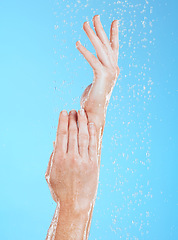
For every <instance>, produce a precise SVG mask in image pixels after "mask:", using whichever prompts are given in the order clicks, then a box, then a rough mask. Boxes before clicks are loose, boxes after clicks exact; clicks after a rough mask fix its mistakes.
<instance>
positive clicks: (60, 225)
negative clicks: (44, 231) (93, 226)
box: [46, 206, 89, 240]
mask: <svg viewBox="0 0 178 240" xmlns="http://www.w3.org/2000/svg"><path fill="white" fill-rule="evenodd" d="M56 212H58V216H57V217H56V216H54V218H53V220H54V219H55V221H53V223H52V224H51V225H53V227H51V226H50V228H51V235H50V231H49V230H50V229H49V230H48V237H47V238H46V240H74V239H75V240H86V239H87V238H86V227H87V224H88V219H89V213H88V211H85V212H82V213H80V214H75V213H73V212H72V211H70V208H69V207H67V208H63V207H59V206H58V211H56Z"/></svg>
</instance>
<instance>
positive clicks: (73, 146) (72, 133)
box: [68, 110, 78, 153]
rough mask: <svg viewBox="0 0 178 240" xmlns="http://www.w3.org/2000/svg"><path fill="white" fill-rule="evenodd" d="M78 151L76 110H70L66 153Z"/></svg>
mask: <svg viewBox="0 0 178 240" xmlns="http://www.w3.org/2000/svg"><path fill="white" fill-rule="evenodd" d="M69 152H70V153H78V127H77V112H76V111H75V110H71V111H70V113H69V137H68V153H69Z"/></svg>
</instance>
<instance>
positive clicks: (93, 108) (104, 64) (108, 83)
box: [76, 15, 120, 125]
mask: <svg viewBox="0 0 178 240" xmlns="http://www.w3.org/2000/svg"><path fill="white" fill-rule="evenodd" d="M93 25H94V28H95V32H96V34H95V33H94V31H93V30H92V28H91V27H90V25H89V22H85V23H84V24H83V29H84V31H85V33H86V34H87V36H88V38H89V39H90V41H91V43H92V45H93V46H94V48H95V51H96V55H97V57H98V58H96V57H95V56H94V55H93V54H92V53H91V52H90V51H88V50H87V49H86V48H85V47H84V46H83V45H82V44H81V43H80V41H77V42H76V47H77V49H78V50H79V51H80V52H81V53H82V55H83V56H84V57H85V59H86V60H87V61H88V63H89V64H90V66H91V67H92V68H93V73H94V79H93V83H92V84H90V85H89V86H88V87H87V88H86V89H85V91H84V93H83V95H82V98H81V107H82V108H84V109H85V110H86V112H87V114H88V115H90V114H97V116H98V117H99V118H104V117H105V114H106V107H107V105H108V102H109V99H110V96H111V93H112V90H113V87H114V85H115V83H116V80H117V78H118V76H119V72H120V70H119V67H118V54H119V38H118V21H117V20H114V21H113V22H112V24H111V29H110V40H109V39H108V38H107V35H106V33H105V31H104V29H103V27H102V24H101V21H100V18H99V15H95V16H94V17H93ZM96 124H97V123H96ZM101 125H102V124H101Z"/></svg>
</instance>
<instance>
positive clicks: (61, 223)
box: [46, 15, 120, 240]
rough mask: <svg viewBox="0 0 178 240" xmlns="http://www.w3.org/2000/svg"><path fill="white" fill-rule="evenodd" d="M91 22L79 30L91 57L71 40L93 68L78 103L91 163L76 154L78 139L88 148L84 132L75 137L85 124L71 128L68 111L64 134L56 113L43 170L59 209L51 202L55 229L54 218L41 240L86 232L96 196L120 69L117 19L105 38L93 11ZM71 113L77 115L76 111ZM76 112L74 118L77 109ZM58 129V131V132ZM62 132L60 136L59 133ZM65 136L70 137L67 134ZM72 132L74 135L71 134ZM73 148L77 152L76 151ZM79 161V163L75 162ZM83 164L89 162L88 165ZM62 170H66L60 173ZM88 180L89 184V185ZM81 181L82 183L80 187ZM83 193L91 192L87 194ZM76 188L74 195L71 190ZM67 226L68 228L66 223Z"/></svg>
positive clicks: (62, 239) (77, 236) (83, 236)
mask: <svg viewBox="0 0 178 240" xmlns="http://www.w3.org/2000/svg"><path fill="white" fill-rule="evenodd" d="M93 25H94V29H95V32H96V34H95V33H94V31H93V30H92V28H91V27H90V26H89V24H88V23H87V22H85V23H84V24H83V29H84V31H85V32H86V34H87V36H88V38H89V40H90V41H91V43H92V44H93V46H94V48H95V51H96V55H97V57H95V56H94V55H93V54H92V53H90V52H89V51H88V50H87V49H86V48H85V47H84V46H83V45H82V44H81V43H80V42H79V41H77V42H76V47H77V49H78V50H79V51H80V52H81V54H82V55H83V56H84V57H85V59H86V60H87V61H88V63H89V64H90V66H91V67H92V69H93V73H94V78H93V82H92V83H91V84H90V85H89V86H88V87H87V88H86V89H85V91H84V93H83V95H82V97H81V108H83V109H84V110H85V113H86V119H87V121H88V123H91V122H92V123H94V124H95V126H96V129H95V133H94V135H95V147H94V144H93V147H92V148H93V151H95V157H96V161H95V163H97V164H95V165H94V166H93V164H91V161H89V159H90V157H86V155H85V157H82V155H81V150H80V148H81V146H82V142H83V143H85V145H86V146H88V149H89V148H90V146H91V142H90V140H89V142H88V143H86V141H88V140H87V136H86V135H87V134H86V131H85V137H84V135H83V140H80V132H82V131H83V130H82V128H84V129H85V130H86V129H87V128H86V121H85V126H84V125H83V127H82V125H81V124H80V123H79V129H78V130H77V131H76V117H74V115H72V116H73V118H71V113H70V114H69V119H68V120H69V121H68V126H69V127H68V130H67V127H65V129H66V131H68V133H66V131H61V130H60V129H62V128H60V126H62V125H60V124H62V120H61V119H62V118H59V125H58V131H57V136H56V142H55V144H54V151H53V153H52V155H51V157H50V161H49V165H48V169H47V171H46V180H47V182H48V184H49V187H50V190H51V194H52V196H53V199H54V200H55V201H56V202H57V203H59V202H61V205H60V210H59V205H58V206H57V208H56V209H57V210H56V213H55V215H54V218H53V220H54V221H55V222H56V223H57V225H56V227H57V232H56V230H55V229H56V228H55V222H53V221H52V223H51V226H50V229H49V232H48V235H47V238H46V239H52V238H50V236H49V235H50V234H49V233H50V232H51V236H52V235H55V234H56V235H55V238H54V239H55V240H58V239H60V240H65V239H66V240H67V239H76V240H79V239H88V236H89V229H90V225H91V218H92V212H93V208H94V202H95V200H94V199H95V197H96V195H95V194H96V191H97V185H98V180H97V177H96V176H99V169H100V156H101V144H102V136H103V130H104V125H105V118H106V111H107V106H108V103H109V99H110V97H111V94H112V90H113V88H114V86H115V84H116V81H117V78H118V76H119V72H120V70H119V67H118V54H119V39H118V24H117V20H114V21H113V22H112V24H111V29H110V40H109V39H108V38H107V35H106V33H105V31H104V29H103V27H102V24H101V22H100V19H99V17H98V15H95V16H94V17H93ZM75 116H77V115H76V113H75ZM78 117H79V118H78V119H79V121H80V114H79V115H78ZM70 119H71V120H70ZM72 119H73V120H72ZM74 120H75V121H74ZM83 120H84V119H83ZM66 122H67V121H66ZM74 122H75V124H74ZM63 126H64V125H63ZM65 126H66V125H65ZM70 126H73V127H74V126H75V131H74V129H73V130H72V128H71V127H70ZM93 130H94V129H93ZM59 132H60V134H58V133H59ZM64 132H65V134H64ZM66 134H67V135H66ZM88 134H89V135H88V139H91V132H90V130H89V128H88ZM63 135H65V137H64V136H63ZM74 135H75V137H74ZM60 136H61V137H60ZM62 136H63V140H62ZM67 136H68V137H67ZM69 136H73V137H72V138H70V137H69ZM76 136H78V137H77V138H76ZM72 139H73V140H72ZM74 139H75V141H74ZM77 139H78V140H77ZM81 139H82V138H81ZM77 141H78V142H77ZM72 142H73V143H72ZM74 142H75V143H74ZM66 143H67V147H66ZM77 143H78V145H77ZM62 146H63V147H62ZM64 146H65V147H64ZM70 146H71V147H70ZM64 148H65V149H67V150H65V151H66V152H65V151H64ZM77 149H78V153H77V151H76V150H77ZM94 149H95V150H94ZM86 152H87V154H88V156H90V154H89V151H88V150H86V148H85V153H86ZM83 156H84V155H83ZM95 157H94V158H95ZM60 159H61V161H60ZM67 159H68V161H67ZM84 159H85V160H84ZM90 160H91V159H90ZM52 162H54V164H53V167H52V165H51V163H52ZM81 162H82V165H81V164H79V163H81ZM61 163H63V164H61ZM88 163H90V164H89V165H88ZM69 166H72V168H73V167H74V169H75V170H74V171H71V168H70V167H69ZM96 166H97V167H96ZM93 167H94V168H93ZM60 169H62V170H60ZM61 171H62V172H61ZM65 171H68V173H66V174H64V173H65ZM82 172H85V173H86V174H88V175H87V178H86V179H87V181H86V179H85V176H82V174H81V173H82ZM64 175H65V176H64ZM79 179H81V180H80V181H82V179H83V180H84V179H85V180H84V182H83V185H82V183H81V184H77V182H76V181H79ZM60 183H63V184H60ZM94 183H95V184H94ZM63 185H65V186H66V188H63V187H62V186H63ZM94 185H95V188H94V187H93V186H94ZM79 186H80V187H79ZM84 186H86V188H85V187H84ZM66 189H68V193H67V192H66ZM86 189H87V191H86ZM89 192H90V193H91V194H89ZM60 193H61V194H60ZM76 193H78V194H77V195H76ZM94 193H95V194H94ZM86 196H87V197H86ZM72 199H73V200H72ZM76 199H77V200H76ZM69 200H70V201H69ZM71 200H72V201H71ZM75 200H76V201H75ZM66 210H68V211H66ZM71 213H72V214H71ZM80 213H81V214H80ZM72 225H73V228H70V226H72ZM78 226H79V227H78ZM55 232H56V233H55ZM66 234H68V235H66Z"/></svg>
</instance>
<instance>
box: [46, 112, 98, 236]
mask: <svg viewBox="0 0 178 240" xmlns="http://www.w3.org/2000/svg"><path fill="white" fill-rule="evenodd" d="M63 112H66V111H63ZM80 113H81V114H78V115H77V112H76V111H75V110H72V111H71V112H70V113H69V117H68V114H67V112H66V114H64V115H63V114H62V112H61V113H60V117H59V124H58V130H57V136H56V145H55V148H54V151H53V153H52V155H51V158H50V161H49V165H48V169H47V171H46V174H45V176H46V180H47V182H48V185H49V188H50V191H51V194H52V197H53V199H54V201H56V202H57V208H56V211H55V214H54V217H53V220H52V223H51V226H50V228H49V230H48V234H47V237H46V240H70V239H71V240H72V239H75V240H85V239H87V236H86V233H88V220H89V212H90V210H91V207H93V205H94V203H95V199H96V194H97V187H98V177H99V176H98V163H97V144H96V143H97V142H96V128H95V125H94V124H89V125H87V123H88V121H87V116H86V114H85V111H80ZM82 113H83V114H82ZM77 118H78V124H79V128H78V127H77ZM86 229H87V230H86Z"/></svg>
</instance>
